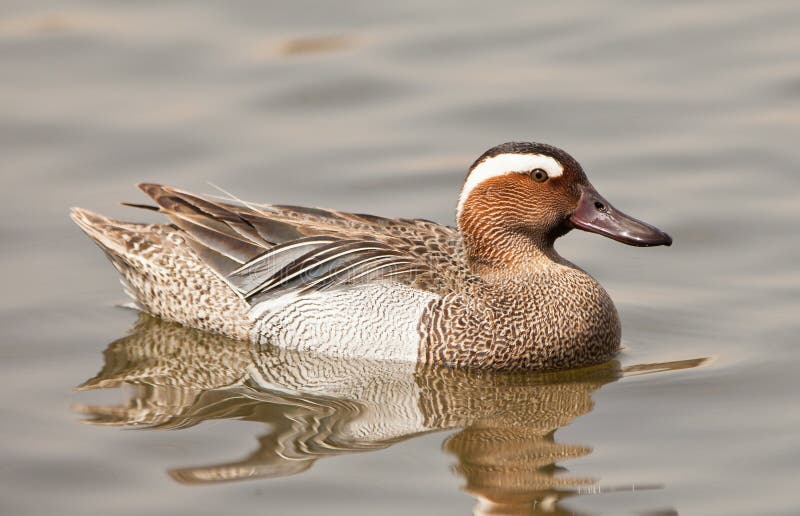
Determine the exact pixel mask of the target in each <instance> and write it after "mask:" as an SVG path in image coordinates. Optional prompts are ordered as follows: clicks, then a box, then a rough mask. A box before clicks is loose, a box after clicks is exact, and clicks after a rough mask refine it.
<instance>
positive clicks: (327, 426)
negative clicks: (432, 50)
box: [76, 314, 704, 514]
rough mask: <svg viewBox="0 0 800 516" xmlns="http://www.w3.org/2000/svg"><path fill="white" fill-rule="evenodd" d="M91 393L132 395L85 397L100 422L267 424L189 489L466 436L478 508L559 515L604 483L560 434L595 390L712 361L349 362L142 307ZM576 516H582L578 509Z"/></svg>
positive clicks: (183, 473) (192, 472)
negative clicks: (546, 368)
mask: <svg viewBox="0 0 800 516" xmlns="http://www.w3.org/2000/svg"><path fill="white" fill-rule="evenodd" d="M104 358H105V365H104V367H103V369H102V370H101V371H100V373H98V374H97V376H95V377H94V378H91V379H90V380H88V381H86V382H85V383H84V384H82V385H81V386H80V387H79V389H81V390H88V389H98V388H116V387H123V386H128V387H129V388H131V389H132V391H131V394H130V398H129V400H128V402H127V403H126V404H124V405H119V406H101V405H78V406H76V410H78V411H79V412H81V413H83V414H84V415H86V417H87V421H88V422H90V423H93V424H98V425H120V426H122V425H125V426H144V427H147V428H187V427H190V426H193V425H196V424H198V423H201V422H203V421H206V420H210V419H241V420H246V421H257V422H263V423H267V424H268V425H269V432H268V433H267V434H265V435H263V436H261V437H260V438H259V439H258V441H259V448H258V450H257V451H256V452H254V453H252V454H251V455H250V456H248V457H245V458H244V459H241V460H238V461H234V462H230V463H226V464H215V465H209V466H201V467H189V468H178V469H174V470H171V471H170V475H171V476H172V477H173V478H174V479H175V480H177V481H178V482H181V483H186V484H203V483H213V482H223V481H232V480H242V479H254V478H270V477H283V476H288V475H294V474H298V473H301V472H303V471H305V470H307V469H309V468H310V467H311V466H312V465H313V464H314V462H315V461H317V460H319V459H321V458H324V457H327V456H333V455H338V454H343V453H354V452H362V451H369V450H375V449H380V448H385V447H388V446H390V445H392V444H393V443H396V442H398V441H401V440H405V439H409V438H412V437H414V436H416V435H419V434H422V433H427V432H434V431H441V430H458V432H457V433H455V434H454V435H452V436H450V437H448V438H447V439H446V440H445V442H444V449H445V450H446V451H447V452H448V453H450V454H452V455H453V456H454V457H455V465H454V471H455V472H456V473H457V474H458V475H460V476H462V477H463V478H464V480H465V487H464V489H465V490H466V491H467V492H469V493H470V494H471V495H473V496H474V497H476V498H477V499H478V506H477V509H476V512H477V513H480V514H544V513H546V514H560V513H562V511H564V509H561V508H560V501H561V500H562V499H564V498H566V497H569V496H573V495H576V494H580V493H581V492H597V489H596V480H595V479H591V478H576V477H573V476H570V475H569V474H567V472H566V470H564V469H563V468H562V467H560V466H557V465H556V464H557V463H560V462H562V461H565V460H568V459H571V458H576V457H581V456H584V455H587V454H589V453H590V452H591V448H590V447H588V446H582V445H574V444H563V443H557V442H556V441H555V439H554V436H553V434H554V433H555V431H556V430H557V429H559V428H561V427H563V426H565V425H567V424H569V423H570V422H571V421H572V420H573V419H575V418H576V417H578V416H580V415H582V414H586V413H587V412H589V411H590V410H592V407H593V402H592V400H591V394H592V393H593V392H594V391H595V390H597V389H598V388H600V387H602V386H603V385H605V384H607V383H609V382H614V381H616V380H617V379H619V378H621V377H622V376H624V375H628V374H642V373H647V372H653V371H663V370H675V369H684V368H691V367H696V366H698V365H700V364H701V363H703V361H704V359H695V360H685V361H679V362H669V363H662V364H650V365H642V366H635V367H629V368H621V367H620V365H619V363H617V362H608V363H605V364H602V365H599V366H595V367H592V368H587V369H580V370H573V371H562V372H557V373H538V374H521V373H514V374H510V373H509V374H502V373H496V372H470V371H460V370H453V369H442V368H433V367H426V366H419V365H414V364H406V363H390V362H381V361H368V360H352V359H350V360H346V361H343V360H340V359H333V358H330V357H325V356H315V355H309V354H307V353H302V354H301V353H298V352H291V351H286V350H283V349H280V348H275V347H272V346H256V345H253V344H249V343H246V342H237V341H232V340H229V339H227V338H225V337H220V336H217V335H212V334H208V333H204V332H199V331H196V330H191V329H188V328H185V327H182V326H180V325H177V324H173V323H168V322H164V321H162V320H160V319H155V318H152V317H149V316H147V315H144V314H142V315H140V316H139V320H138V321H137V323H136V325H135V327H134V328H133V331H132V332H131V333H130V335H128V336H126V337H124V338H121V339H119V340H117V341H115V342H113V343H111V344H110V345H109V346H108V348H107V349H106V351H105V353H104ZM570 514H572V513H570Z"/></svg>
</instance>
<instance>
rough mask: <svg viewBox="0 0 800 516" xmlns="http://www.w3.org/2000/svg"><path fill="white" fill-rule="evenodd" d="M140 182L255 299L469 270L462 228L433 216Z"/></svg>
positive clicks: (445, 282) (426, 286)
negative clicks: (236, 199)
mask: <svg viewBox="0 0 800 516" xmlns="http://www.w3.org/2000/svg"><path fill="white" fill-rule="evenodd" d="M139 187H140V188H141V189H142V190H143V191H144V192H145V193H146V194H147V195H149V196H150V197H151V198H152V199H153V200H154V201H155V203H156V204H157V205H158V208H159V210H160V211H161V212H163V213H165V214H166V215H167V216H168V217H169V218H170V220H171V221H172V223H173V224H175V225H176V226H177V227H179V228H180V229H182V230H183V231H185V232H186V233H187V234H188V235H189V236H190V237H191V238H190V245H192V247H193V248H194V249H195V251H196V252H197V253H198V255H199V256H200V257H201V259H203V261H204V262H206V263H207V264H208V265H209V266H210V267H211V268H212V269H213V270H215V271H216V272H217V273H218V274H219V275H220V276H221V277H223V278H224V279H225V280H226V281H227V282H228V284H229V285H230V286H231V287H232V288H234V289H235V290H236V291H237V292H238V293H239V295H241V296H242V297H244V298H245V299H247V300H248V301H250V302H251V303H255V302H258V301H260V300H262V299H265V298H269V297H273V296H276V295H280V294H282V293H285V292H289V291H295V292H300V293H307V292H312V291H315V290H322V289H328V288H336V287H339V286H342V285H351V284H358V283H365V282H369V281H376V280H381V279H392V280H394V281H399V282H402V283H405V284H408V285H411V286H414V287H416V288H420V289H423V290H428V291H431V292H437V293H441V291H442V290H444V289H447V288H449V287H452V286H453V285H455V284H456V283H458V282H459V280H460V281H463V278H464V276H467V275H468V272H467V271H466V269H465V268H464V267H463V266H462V263H463V261H462V260H461V259H460V250H459V243H458V238H457V236H458V234H457V231H456V230H455V229H454V228H451V227H447V226H442V225H439V224H436V223H434V222H430V221H427V220H421V219H389V218H383V217H377V216H374V215H362V214H354V213H343V212H337V211H332V210H322V209H318V208H304V207H298V206H279V205H253V204H249V203H248V204H245V203H235V204H234V203H231V202H224V201H220V200H216V199H213V200H212V199H210V198H207V197H199V196H197V195H193V194H190V193H187V192H183V191H180V190H177V189H174V188H171V187H167V186H162V185H157V184H141V185H139Z"/></svg>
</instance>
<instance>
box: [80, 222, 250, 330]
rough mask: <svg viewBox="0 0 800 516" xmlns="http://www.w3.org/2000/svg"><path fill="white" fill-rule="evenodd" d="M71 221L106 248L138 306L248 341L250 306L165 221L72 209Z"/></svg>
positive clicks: (123, 283)
mask: <svg viewBox="0 0 800 516" xmlns="http://www.w3.org/2000/svg"><path fill="white" fill-rule="evenodd" d="M71 217H72V220H73V221H75V223H76V224H77V225H78V226H79V227H80V228H81V229H82V230H83V231H84V232H85V233H86V234H87V235H89V237H90V238H91V239H92V240H94V242H95V243H96V244H97V245H98V246H99V247H100V248H101V249H102V250H103V252H105V254H106V255H107V256H108V258H109V259H110V260H111V263H112V264H113V265H114V267H115V268H116V269H117V271H118V272H119V274H120V281H121V282H122V285H123V287H124V289H125V292H126V293H127V294H128V295H129V296H130V297H131V298H132V299H133V301H134V304H135V306H136V307H137V308H139V309H140V310H142V311H145V312H148V313H150V314H152V315H155V316H158V317H162V318H164V319H167V320H170V321H175V322H178V323H181V324H184V325H186V326H190V327H193V328H199V329H202V330H206V331H213V332H216V333H221V334H224V335H227V336H229V337H233V338H237V339H247V337H248V333H249V330H250V327H251V323H250V321H249V320H248V318H247V312H248V310H249V305H248V304H247V303H246V302H245V301H244V300H242V299H241V298H240V297H239V296H238V295H237V294H236V293H235V292H234V291H233V290H232V289H231V288H230V287H229V286H228V284H227V283H225V282H224V281H223V280H222V279H220V278H219V276H217V274H216V273H215V272H214V271H212V270H211V269H210V268H209V267H208V266H207V265H205V264H204V263H203V261H202V260H201V259H200V258H199V257H198V256H197V255H196V253H195V252H194V251H193V250H192V248H191V246H190V245H188V244H187V243H186V237H185V235H183V234H182V232H181V231H180V230H179V229H177V228H175V227H174V226H171V225H167V224H137V223H132V222H123V221H119V220H114V219H110V218H108V217H104V216H103V215H99V214H96V213H92V212H90V211H88V210H84V209H81V208H73V209H72V213H71Z"/></svg>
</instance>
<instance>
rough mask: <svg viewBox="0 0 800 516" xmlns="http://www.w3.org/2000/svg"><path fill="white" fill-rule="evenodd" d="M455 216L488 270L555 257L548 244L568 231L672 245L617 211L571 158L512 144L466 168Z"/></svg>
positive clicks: (658, 232) (541, 146)
mask: <svg viewBox="0 0 800 516" xmlns="http://www.w3.org/2000/svg"><path fill="white" fill-rule="evenodd" d="M456 217H457V221H458V227H459V229H460V230H461V233H462V235H463V236H464V241H465V244H466V246H467V253H468V255H469V257H470V259H471V260H472V261H473V262H474V263H475V264H477V265H480V266H488V267H491V268H504V267H509V266H514V265H518V264H521V263H524V262H526V261H530V260H532V259H533V260H535V259H537V258H541V257H542V255H544V256H547V257H552V256H555V251H554V250H553V242H554V241H555V239H556V238H558V237H560V236H562V235H564V234H566V233H567V232H568V231H570V230H571V229H573V228H577V229H582V230H584V231H590V232H592V233H598V234H600V235H603V236H607V237H609V238H612V239H614V240H617V241H618V242H622V243H625V244H629V245H635V246H642V247H644V246H656V245H670V244H671V243H672V239H671V238H670V236H669V235H667V234H666V233H664V232H663V231H661V230H659V229H658V228H655V227H653V226H651V225H649V224H646V223H644V222H642V221H640V220H637V219H634V218H633V217H630V216H628V215H626V214H624V213H622V212H621V211H619V210H617V209H615V208H614V207H613V206H612V205H611V204H609V203H608V201H606V200H605V199H604V198H603V197H602V196H601V195H600V194H599V193H597V191H596V190H595V189H594V187H593V186H592V184H591V183H590V182H589V180H588V179H587V177H586V174H585V173H584V172H583V169H582V168H581V166H580V164H579V163H578V162H577V161H575V159H574V158H573V157H572V156H570V155H569V154H567V153H566V152H564V151H563V150H561V149H558V148H556V147H553V146H550V145H546V144H543V143H528V142H510V143H504V144H502V145H498V146H497V147H493V148H491V149H489V150H488V151H486V152H485V153H483V155H482V156H481V157H480V158H478V159H477V160H476V161H475V163H473V164H472V166H471V167H470V169H469V173H468V174H467V178H466V180H465V182H464V187H463V188H462V190H461V195H460V196H459V200H458V211H457V214H456Z"/></svg>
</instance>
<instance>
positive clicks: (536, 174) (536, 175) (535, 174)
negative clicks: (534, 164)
mask: <svg viewBox="0 0 800 516" xmlns="http://www.w3.org/2000/svg"><path fill="white" fill-rule="evenodd" d="M547 178H548V175H547V172H545V171H544V170H542V169H541V168H535V169H533V170H531V179H533V180H534V181H536V182H537V183H544V182H545V181H547Z"/></svg>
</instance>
